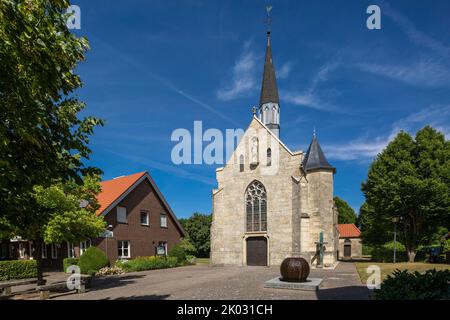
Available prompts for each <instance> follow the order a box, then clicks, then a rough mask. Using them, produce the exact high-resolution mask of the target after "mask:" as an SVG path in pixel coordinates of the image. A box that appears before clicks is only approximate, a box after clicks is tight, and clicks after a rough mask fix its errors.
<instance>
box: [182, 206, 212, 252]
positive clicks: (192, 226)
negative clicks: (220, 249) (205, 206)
mask: <svg viewBox="0 0 450 320" xmlns="http://www.w3.org/2000/svg"><path fill="white" fill-rule="evenodd" d="M211 222H212V218H211V215H205V214H201V213H198V212H196V213H194V214H193V215H192V216H191V217H189V218H188V219H180V223H181V225H182V226H183V229H184V231H186V233H187V235H188V236H187V238H188V239H189V241H190V242H191V243H192V244H193V245H194V247H195V248H196V250H197V255H198V256H199V257H208V256H209V251H210V246H211V242H210V230H211Z"/></svg>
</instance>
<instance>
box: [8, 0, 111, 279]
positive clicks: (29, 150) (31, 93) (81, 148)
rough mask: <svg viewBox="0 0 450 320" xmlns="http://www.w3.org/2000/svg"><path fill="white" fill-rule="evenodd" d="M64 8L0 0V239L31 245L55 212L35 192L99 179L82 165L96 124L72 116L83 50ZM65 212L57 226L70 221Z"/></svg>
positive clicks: (49, 1)
mask: <svg viewBox="0 0 450 320" xmlns="http://www.w3.org/2000/svg"><path fill="white" fill-rule="evenodd" d="M69 5H70V3H69V1H67V0H32V1H31V0H16V1H0V39H1V41H0V207H1V208H2V209H1V211H0V233H2V234H5V233H7V234H13V235H17V236H21V237H22V238H24V239H29V240H35V241H36V242H37V243H40V242H41V240H42V239H43V238H44V233H45V232H46V231H48V230H46V226H47V224H48V222H49V221H50V220H51V219H52V218H53V214H54V213H48V214H47V212H46V211H45V210H44V209H45V208H42V207H41V205H40V204H38V203H37V200H38V199H37V198H36V191H37V192H38V193H39V192H40V190H45V189H47V188H51V187H52V186H53V185H54V184H55V183H60V182H62V183H65V182H67V181H68V182H69V183H76V184H81V183H82V177H86V176H88V175H89V174H90V173H96V174H99V173H100V170H98V169H97V168H93V167H87V166H85V165H84V160H86V159H89V155H90V153H91V150H90V148H89V147H88V144H89V138H90V136H91V135H92V134H93V132H94V128H95V127H96V126H98V125H103V121H102V120H100V119H97V118H95V117H91V116H87V117H84V118H80V117H79V113H80V112H81V111H82V110H83V109H84V108H85V104H84V103H83V102H82V101H79V100H78V98H77V97H76V95H75V91H76V90H77V89H78V88H79V87H81V85H82V82H81V79H80V77H79V76H78V75H77V74H76V73H75V69H76V67H77V65H78V63H79V62H81V61H83V60H85V52H86V51H87V50H88V49H89V45H88V41H87V39H85V38H79V37H77V36H76V35H75V34H74V33H71V32H70V30H69V29H68V28H67V25H66V22H67V20H68V15H67V14H65V10H66V9H67V8H68V7H69ZM36 186H40V187H37V188H38V189H36ZM39 188H41V189H39ZM69 194H70V192H69ZM70 212H71V213H72V215H70V216H66V217H65V219H64V220H68V219H70V218H73V217H74V215H73V214H74V212H73V211H70ZM81 213H84V212H81ZM83 219H84V218H82V219H81V220H83ZM77 225H79V223H78V224H77ZM70 227H71V229H69V231H70V232H72V231H76V230H74V229H72V227H74V226H70ZM58 233H59V231H56V232H49V233H48V234H46V237H48V238H53V237H55V238H58V237H57V236H56V235H57V234H58ZM55 234H56V235H55ZM37 251H38V252H36V255H37V260H38V261H37V262H38V269H39V271H38V277H39V278H40V279H42V272H41V268H40V260H41V258H40V252H39V251H40V249H39V248H38V249H37Z"/></svg>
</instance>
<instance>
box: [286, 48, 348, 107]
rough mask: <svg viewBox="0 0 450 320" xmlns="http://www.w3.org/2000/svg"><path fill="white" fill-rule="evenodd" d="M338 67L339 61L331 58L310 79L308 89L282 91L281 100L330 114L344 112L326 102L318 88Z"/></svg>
mask: <svg viewBox="0 0 450 320" xmlns="http://www.w3.org/2000/svg"><path fill="white" fill-rule="evenodd" d="M339 66H340V59H338V58H336V57H335V58H333V59H331V60H330V61H328V62H327V63H325V64H324V65H322V66H321V67H320V68H319V70H318V71H317V73H316V74H314V76H313V77H312V79H311V81H310V85H309V87H308V88H307V89H306V90H304V91H283V92H282V96H283V99H284V100H285V101H287V102H289V103H292V104H295V105H299V106H303V107H307V108H312V109H317V110H322V111H330V112H342V113H346V112H345V111H344V110H342V109H341V108H339V107H338V106H336V105H334V104H333V103H331V102H329V101H327V100H326V99H324V98H323V97H322V95H320V94H319V91H318V87H319V86H320V85H321V84H322V83H324V82H326V81H328V79H329V77H330V74H331V73H332V72H334V71H335V70H336V69H337V68H338V67H339Z"/></svg>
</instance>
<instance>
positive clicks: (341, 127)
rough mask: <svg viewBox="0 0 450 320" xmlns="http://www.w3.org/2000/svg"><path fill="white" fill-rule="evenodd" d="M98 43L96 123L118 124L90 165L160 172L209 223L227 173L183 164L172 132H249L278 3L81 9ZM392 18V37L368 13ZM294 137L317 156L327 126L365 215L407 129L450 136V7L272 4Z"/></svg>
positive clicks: (92, 82)
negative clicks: (370, 187) (389, 152)
mask: <svg viewBox="0 0 450 320" xmlns="http://www.w3.org/2000/svg"><path fill="white" fill-rule="evenodd" d="M72 4H77V5H79V6H80V8H81V30H79V31H75V32H76V34H78V35H84V36H86V37H87V38H88V39H89V41H90V45H91V50H90V51H89V52H88V54H87V60H86V61H85V62H83V63H81V64H80V65H79V67H78V70H77V72H78V73H79V74H80V75H81V77H82V80H83V82H84V86H83V88H81V89H80V90H79V91H78V96H79V98H80V99H81V100H83V101H85V102H86V103H87V109H86V110H85V111H84V112H83V114H84V115H87V114H89V115H92V114H93V115H96V116H99V117H101V118H104V119H105V120H106V125H105V127H103V128H98V129H97V130H96V132H95V135H94V136H93V137H92V139H91V147H92V150H93V154H92V157H91V159H90V161H89V163H90V164H92V165H96V166H98V167H100V168H101V169H102V170H103V171H104V176H103V178H104V179H111V178H114V177H116V176H120V175H127V174H131V173H135V172H138V171H144V170H147V171H149V172H150V174H151V175H152V177H153V178H154V179H155V181H156V183H157V184H158V186H159V187H160V189H161V191H162V192H163V194H164V195H165V197H166V198H167V200H168V201H169V203H170V204H171V206H172V208H173V209H174V211H175V213H176V214H177V216H179V217H187V216H189V215H191V214H192V213H193V212H195V211H199V212H203V213H210V211H211V189H213V188H214V187H215V186H216V184H215V169H216V168H217V167H220V166H221V165H175V164H173V163H172V162H171V150H172V148H173V147H174V146H175V144H176V143H175V142H172V141H171V140H170V137H171V133H172V131H173V130H175V129H177V128H186V129H188V130H190V131H192V130H193V125H194V121H195V120H201V121H203V127H204V129H205V130H206V129H208V128H218V129H220V130H225V129H229V128H243V129H245V128H246V127H247V125H248V124H249V122H250V120H251V116H252V113H251V107H252V106H254V105H257V104H258V99H259V91H260V82H261V77H262V68H263V57H264V50H265V44H266V38H265V37H266V36H265V31H266V27H265V25H264V19H265V6H266V5H267V4H268V2H267V1H263V0H259V1H256V0H254V1H249V0H247V1H245V0H244V1H224V0H221V1H218V0H205V1H195V0H184V1H181V0H180V1H166V0H165V1H162V0H161V1H144V0H140V1H138V0H127V1H125V0H114V1H109V0H89V1H88V0H78V1H72ZM370 4H377V5H379V6H380V7H381V19H382V22H381V27H382V29H381V30H368V29H367V28H366V19H367V17H368V14H366V9H367V7H368V6H369V5H370ZM272 5H273V24H272V41H271V43H272V52H273V56H274V63H275V68H276V71H277V76H278V87H279V91H280V100H281V139H282V140H283V142H285V143H286V144H287V145H288V146H289V147H290V148H291V150H299V149H300V150H306V149H307V147H308V145H309V143H310V140H311V136H312V131H313V128H314V127H315V128H316V131H317V136H318V139H319V142H320V143H321V145H322V148H323V149H324V151H325V154H326V156H327V157H328V160H329V162H331V163H332V164H333V165H334V166H335V167H336V168H337V174H336V175H335V195H338V196H340V197H342V198H343V199H345V200H347V201H348V202H349V203H350V205H351V206H352V207H354V208H355V209H356V210H357V209H358V208H359V206H360V205H361V204H362V203H363V201H364V197H363V195H362V193H361V191H360V185H361V182H362V181H364V179H365V178H366V175H367V170H368V167H369V165H370V162H371V160H372V159H373V158H374V156H375V155H376V154H377V153H378V152H379V151H381V150H382V149H383V147H384V146H385V145H386V144H387V143H388V141H389V140H390V139H392V137H393V136H395V134H396V133H397V132H398V131H399V130H400V129H403V130H407V131H408V132H411V133H415V132H416V131H417V130H418V129H420V128H421V127H423V126H424V125H426V124H431V125H433V126H435V127H436V128H439V129H440V130H442V131H443V132H444V133H445V134H446V136H447V138H448V137H449V136H450V90H449V87H450V43H449V40H448V39H450V19H449V14H450V2H449V1H446V0H442V1H438V0H435V1H432V4H431V3H430V2H425V1H407V0H403V1H402V0H397V1H391V2H387V1H375V0H373V1H362V0H351V1H350V0H346V1H343V0H342V1H333V0H320V1H298V0H295V1H294V0H292V1H281V0H274V1H272Z"/></svg>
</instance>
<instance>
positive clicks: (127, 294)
mask: <svg viewBox="0 0 450 320" xmlns="http://www.w3.org/2000/svg"><path fill="white" fill-rule="evenodd" d="M277 275H279V268H278V267H270V268H267V267H209V266H188V267H180V268H175V269H164V270H152V271H144V272H135V273H127V274H126V275H123V276H114V277H105V278H98V279H95V282H94V284H93V288H92V289H91V290H90V291H88V292H86V293H84V294H73V293H71V294H60V295H56V294H54V295H52V298H53V299H70V300H78V299H86V300H101V299H108V300H114V299H232V300H258V299H299V300H316V299H367V298H368V290H367V288H366V287H365V286H363V285H362V284H361V281H360V280H359V276H358V274H357V272H356V268H355V266H354V264H353V263H350V262H340V263H339V264H338V266H337V267H336V269H334V270H322V269H313V270H311V274H310V277H314V278H323V283H322V285H321V289H320V290H319V291H318V292H311V291H298V290H286V289H268V288H264V282H265V281H267V280H270V279H272V278H274V277H276V276H277Z"/></svg>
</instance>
